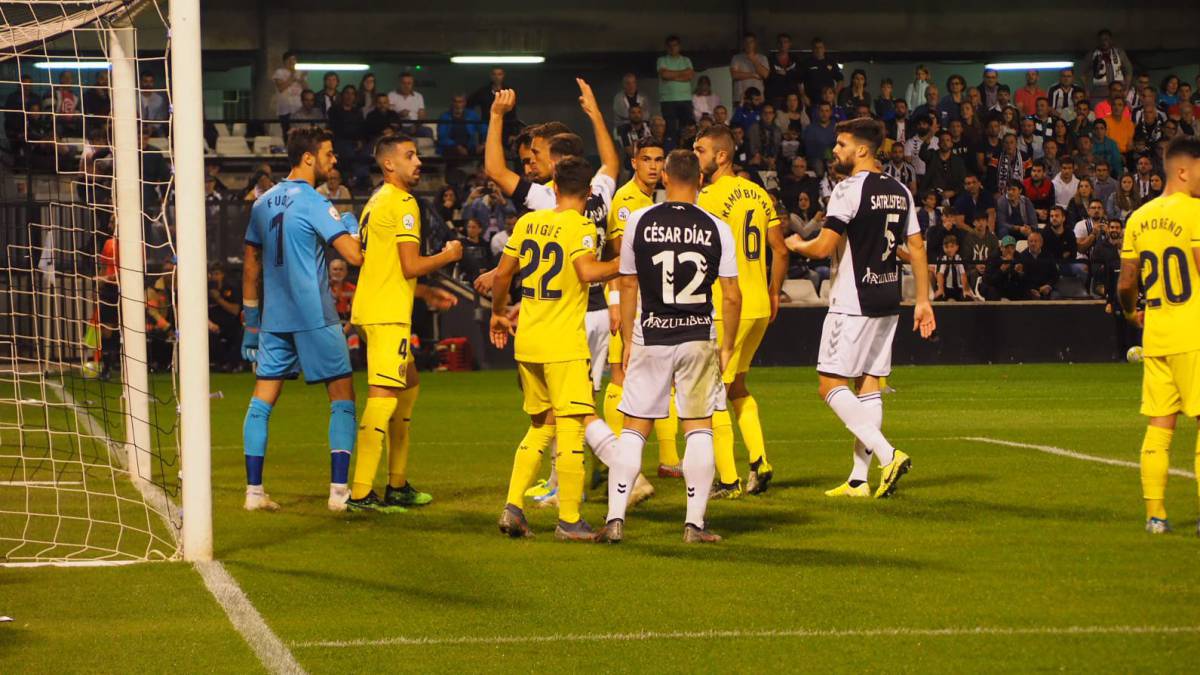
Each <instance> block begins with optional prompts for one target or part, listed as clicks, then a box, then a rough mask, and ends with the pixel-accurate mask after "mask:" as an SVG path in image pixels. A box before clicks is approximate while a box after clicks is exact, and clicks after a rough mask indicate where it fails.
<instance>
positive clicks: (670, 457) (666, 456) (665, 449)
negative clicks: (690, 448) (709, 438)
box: [654, 392, 679, 466]
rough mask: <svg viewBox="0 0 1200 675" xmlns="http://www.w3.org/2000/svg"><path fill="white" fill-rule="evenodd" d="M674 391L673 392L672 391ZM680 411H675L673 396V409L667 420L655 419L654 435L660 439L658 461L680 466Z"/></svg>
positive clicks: (672, 398)
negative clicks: (678, 438)
mask: <svg viewBox="0 0 1200 675" xmlns="http://www.w3.org/2000/svg"><path fill="white" fill-rule="evenodd" d="M672 393H673V392H672ZM678 435H679V413H677V412H675V397H674V396H672V397H671V411H670V413H669V416H668V417H667V418H666V419H665V420H654V436H655V438H657V439H658V463H659V464H666V465H667V466H679V445H678V444H677V442H676V440H675V439H676V437H677V436H678Z"/></svg>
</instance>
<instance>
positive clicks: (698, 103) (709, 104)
mask: <svg viewBox="0 0 1200 675" xmlns="http://www.w3.org/2000/svg"><path fill="white" fill-rule="evenodd" d="M720 105H721V97H720V96H717V95H716V94H714V93H713V90H712V80H710V79H708V76H707V75H701V76H700V77H698V78H696V91H695V92H694V93H693V94H692V116H693V117H695V118H696V121H697V122H698V121H700V118H701V117H704V116H705V115H712V114H713V112H714V111H715V110H716V109H717V107H718V106H720Z"/></svg>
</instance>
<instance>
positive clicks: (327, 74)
mask: <svg viewBox="0 0 1200 675" xmlns="http://www.w3.org/2000/svg"><path fill="white" fill-rule="evenodd" d="M330 75H332V76H334V77H337V79H338V82H341V81H342V78H340V77H338V74H337V73H335V72H333V71H332V70H327V71H325V74H324V75H322V76H321V79H322V80H323V79H325V78H327V77H329V76H330Z"/></svg>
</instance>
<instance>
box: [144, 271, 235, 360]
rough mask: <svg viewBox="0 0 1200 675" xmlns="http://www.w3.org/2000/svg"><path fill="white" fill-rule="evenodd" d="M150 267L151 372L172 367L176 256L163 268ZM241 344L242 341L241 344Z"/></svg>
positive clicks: (148, 326)
mask: <svg viewBox="0 0 1200 675" xmlns="http://www.w3.org/2000/svg"><path fill="white" fill-rule="evenodd" d="M152 269H153V268H151V269H148V270H147V272H150V273H149V274H147V275H146V276H147V279H154V281H152V282H151V283H150V286H148V287H147V288H146V342H147V345H146V347H147V350H146V351H147V354H146V356H147V360H148V361H149V367H150V372H152V373H163V372H167V371H169V370H170V369H171V365H172V364H171V361H172V355H173V352H174V334H175V304H174V301H173V298H174V297H175V260H174V259H171V260H167V261H165V262H163V263H162V267H161V271H158V272H154V271H151V270H152ZM239 348H240V345H239Z"/></svg>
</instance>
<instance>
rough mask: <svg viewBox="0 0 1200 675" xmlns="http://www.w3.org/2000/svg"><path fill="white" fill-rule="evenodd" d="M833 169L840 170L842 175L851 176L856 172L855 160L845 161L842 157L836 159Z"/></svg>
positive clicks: (839, 173)
mask: <svg viewBox="0 0 1200 675" xmlns="http://www.w3.org/2000/svg"><path fill="white" fill-rule="evenodd" d="M833 170H834V171H836V172H838V175H840V176H849V175H851V174H853V173H854V162H843V161H842V160H840V159H836V158H835V159H834V162H833Z"/></svg>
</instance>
